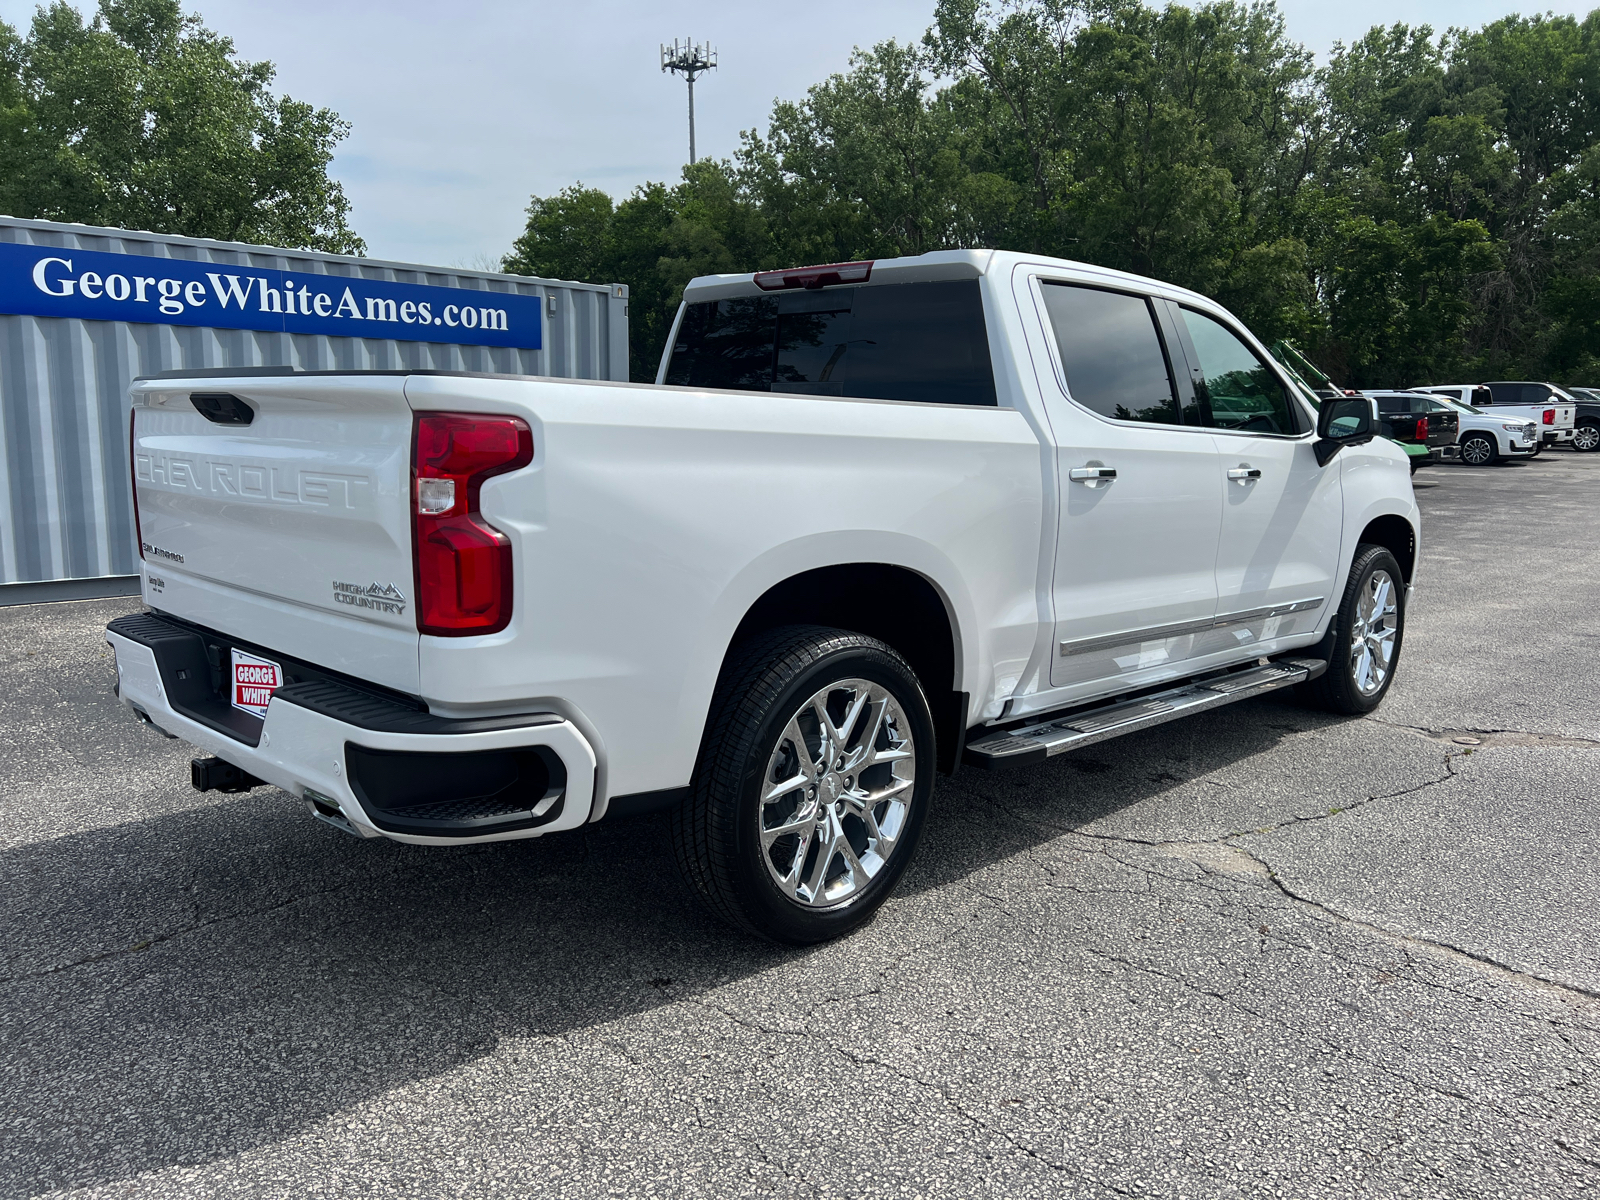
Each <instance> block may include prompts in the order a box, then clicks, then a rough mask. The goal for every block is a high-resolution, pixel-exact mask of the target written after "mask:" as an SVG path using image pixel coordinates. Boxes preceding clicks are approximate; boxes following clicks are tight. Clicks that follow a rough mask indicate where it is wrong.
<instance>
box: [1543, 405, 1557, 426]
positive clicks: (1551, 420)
mask: <svg viewBox="0 0 1600 1200" xmlns="http://www.w3.org/2000/svg"><path fill="white" fill-rule="evenodd" d="M1544 423H1545V424H1546V425H1554V424H1555V423H1556V410H1555V409H1553V408H1547V409H1545V410H1544Z"/></svg>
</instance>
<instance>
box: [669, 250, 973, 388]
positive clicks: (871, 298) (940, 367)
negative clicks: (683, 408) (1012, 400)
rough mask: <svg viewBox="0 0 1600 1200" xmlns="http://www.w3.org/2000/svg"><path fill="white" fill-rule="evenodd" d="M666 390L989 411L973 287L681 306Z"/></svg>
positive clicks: (913, 287) (880, 289) (964, 282)
mask: <svg viewBox="0 0 1600 1200" xmlns="http://www.w3.org/2000/svg"><path fill="white" fill-rule="evenodd" d="M666 381H667V382H668V383H671V384H677V385H680V386H686V387H703V388H736V389H740V390H744V391H757V392H768V391H777V392H794V393H800V394H804V395H814V396H849V397H854V398H858V399H868V400H921V401H929V402H935V403H941V404H987V405H992V404H994V403H995V388H994V368H993V365H992V364H991V362H990V359H989V334H988V330H987V328H986V326H985V324H984V320H983V302H982V299H981V298H980V296H979V292H978V281H977V280H976V279H956V280H945V281H939V282H931V283H901V284H880V285H878V286H875V287H874V286H866V287H850V288H823V289H820V290H818V291H796V292H782V293H779V294H778V295H776V296H751V297H741V298H739V299H735V300H716V301H708V302H704V303H700V304H691V305H689V306H688V308H687V309H686V310H685V311H684V314H683V321H682V323H681V325H680V327H679V330H678V338H677V341H676V342H675V343H674V344H673V347H672V358H671V360H670V361H669V362H668V364H667V375H666Z"/></svg>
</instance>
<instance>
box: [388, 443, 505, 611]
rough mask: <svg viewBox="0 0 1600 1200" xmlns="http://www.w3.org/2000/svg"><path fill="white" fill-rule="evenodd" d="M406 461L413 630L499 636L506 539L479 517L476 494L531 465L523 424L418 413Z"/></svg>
mask: <svg viewBox="0 0 1600 1200" xmlns="http://www.w3.org/2000/svg"><path fill="white" fill-rule="evenodd" d="M411 461H412V472H411V473H412V478H413V480H414V484H413V488H412V504H413V510H412V511H413V514H414V516H413V520H414V521H415V534H414V538H413V541H412V555H413V561H414V566H415V570H416V577H417V628H418V629H419V630H420V631H421V632H423V633H431V634H435V635H438V636H440V637H467V636H470V635H474V634H484V633H498V632H499V631H500V630H502V629H504V628H505V627H506V626H507V625H508V624H510V623H511V602H512V580H511V566H512V564H511V542H510V540H509V539H508V538H507V537H506V535H505V534H503V533H501V532H500V531H499V530H498V529H496V528H495V527H494V526H493V525H490V524H489V523H488V522H487V521H485V520H484V519H483V516H482V514H480V513H479V511H478V491H479V489H480V488H481V487H482V486H483V481H484V480H485V479H488V478H490V477H491V476H495V475H503V474H505V472H507V471H515V470H516V469H517V468H518V467H525V466H527V465H528V464H529V463H530V462H532V461H533V434H532V432H531V431H530V430H529V429H528V425H527V422H526V421H522V420H519V419H518V418H516V417H493V416H481V415H476V414H472V413H424V414H422V415H420V416H418V417H417V425H416V437H415V442H414V443H413V446H412V460H411Z"/></svg>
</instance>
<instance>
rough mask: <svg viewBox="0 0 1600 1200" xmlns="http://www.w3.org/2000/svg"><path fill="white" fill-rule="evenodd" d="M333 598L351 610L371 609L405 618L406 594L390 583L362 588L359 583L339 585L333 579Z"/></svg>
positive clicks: (374, 584) (372, 584)
mask: <svg viewBox="0 0 1600 1200" xmlns="http://www.w3.org/2000/svg"><path fill="white" fill-rule="evenodd" d="M333 598H334V601H335V602H336V603H339V604H348V605H349V606H350V607H351V608H373V609H377V611H379V612H385V613H393V614H394V615H395V616H397V617H403V616H405V612H406V594H405V593H404V592H402V591H401V590H400V589H399V588H397V587H395V585H394V584H392V583H369V584H367V586H366V587H362V586H361V585H360V584H359V583H340V582H339V581H338V580H337V579H335V580H334V581H333Z"/></svg>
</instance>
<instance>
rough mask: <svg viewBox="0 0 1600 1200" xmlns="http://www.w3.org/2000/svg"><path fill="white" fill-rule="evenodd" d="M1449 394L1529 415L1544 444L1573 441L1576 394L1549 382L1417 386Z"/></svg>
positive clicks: (1500, 410) (1510, 413)
mask: <svg viewBox="0 0 1600 1200" xmlns="http://www.w3.org/2000/svg"><path fill="white" fill-rule="evenodd" d="M1413 390H1414V391H1418V392H1432V393H1433V394H1434V395H1438V396H1447V397H1449V398H1450V399H1451V400H1455V401H1458V402H1459V403H1462V404H1470V405H1472V406H1473V407H1474V408H1484V409H1488V408H1492V409H1494V411H1495V412H1497V413H1502V414H1505V415H1507V416H1510V417H1526V418H1527V419H1529V420H1531V421H1536V422H1538V425H1539V428H1540V431H1541V432H1542V433H1543V444H1544V445H1546V446H1555V445H1559V444H1561V443H1563V442H1570V441H1572V433H1573V424H1574V421H1575V419H1576V412H1577V405H1576V404H1575V403H1574V401H1573V398H1572V397H1571V396H1569V395H1568V394H1567V393H1566V392H1564V391H1562V390H1561V389H1560V388H1558V387H1556V386H1555V385H1554V384H1550V383H1523V382H1509V383H1508V382H1501V383H1476V384H1474V383H1449V384H1428V385H1427V386H1425V387H1419V388H1414V389H1413Z"/></svg>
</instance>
